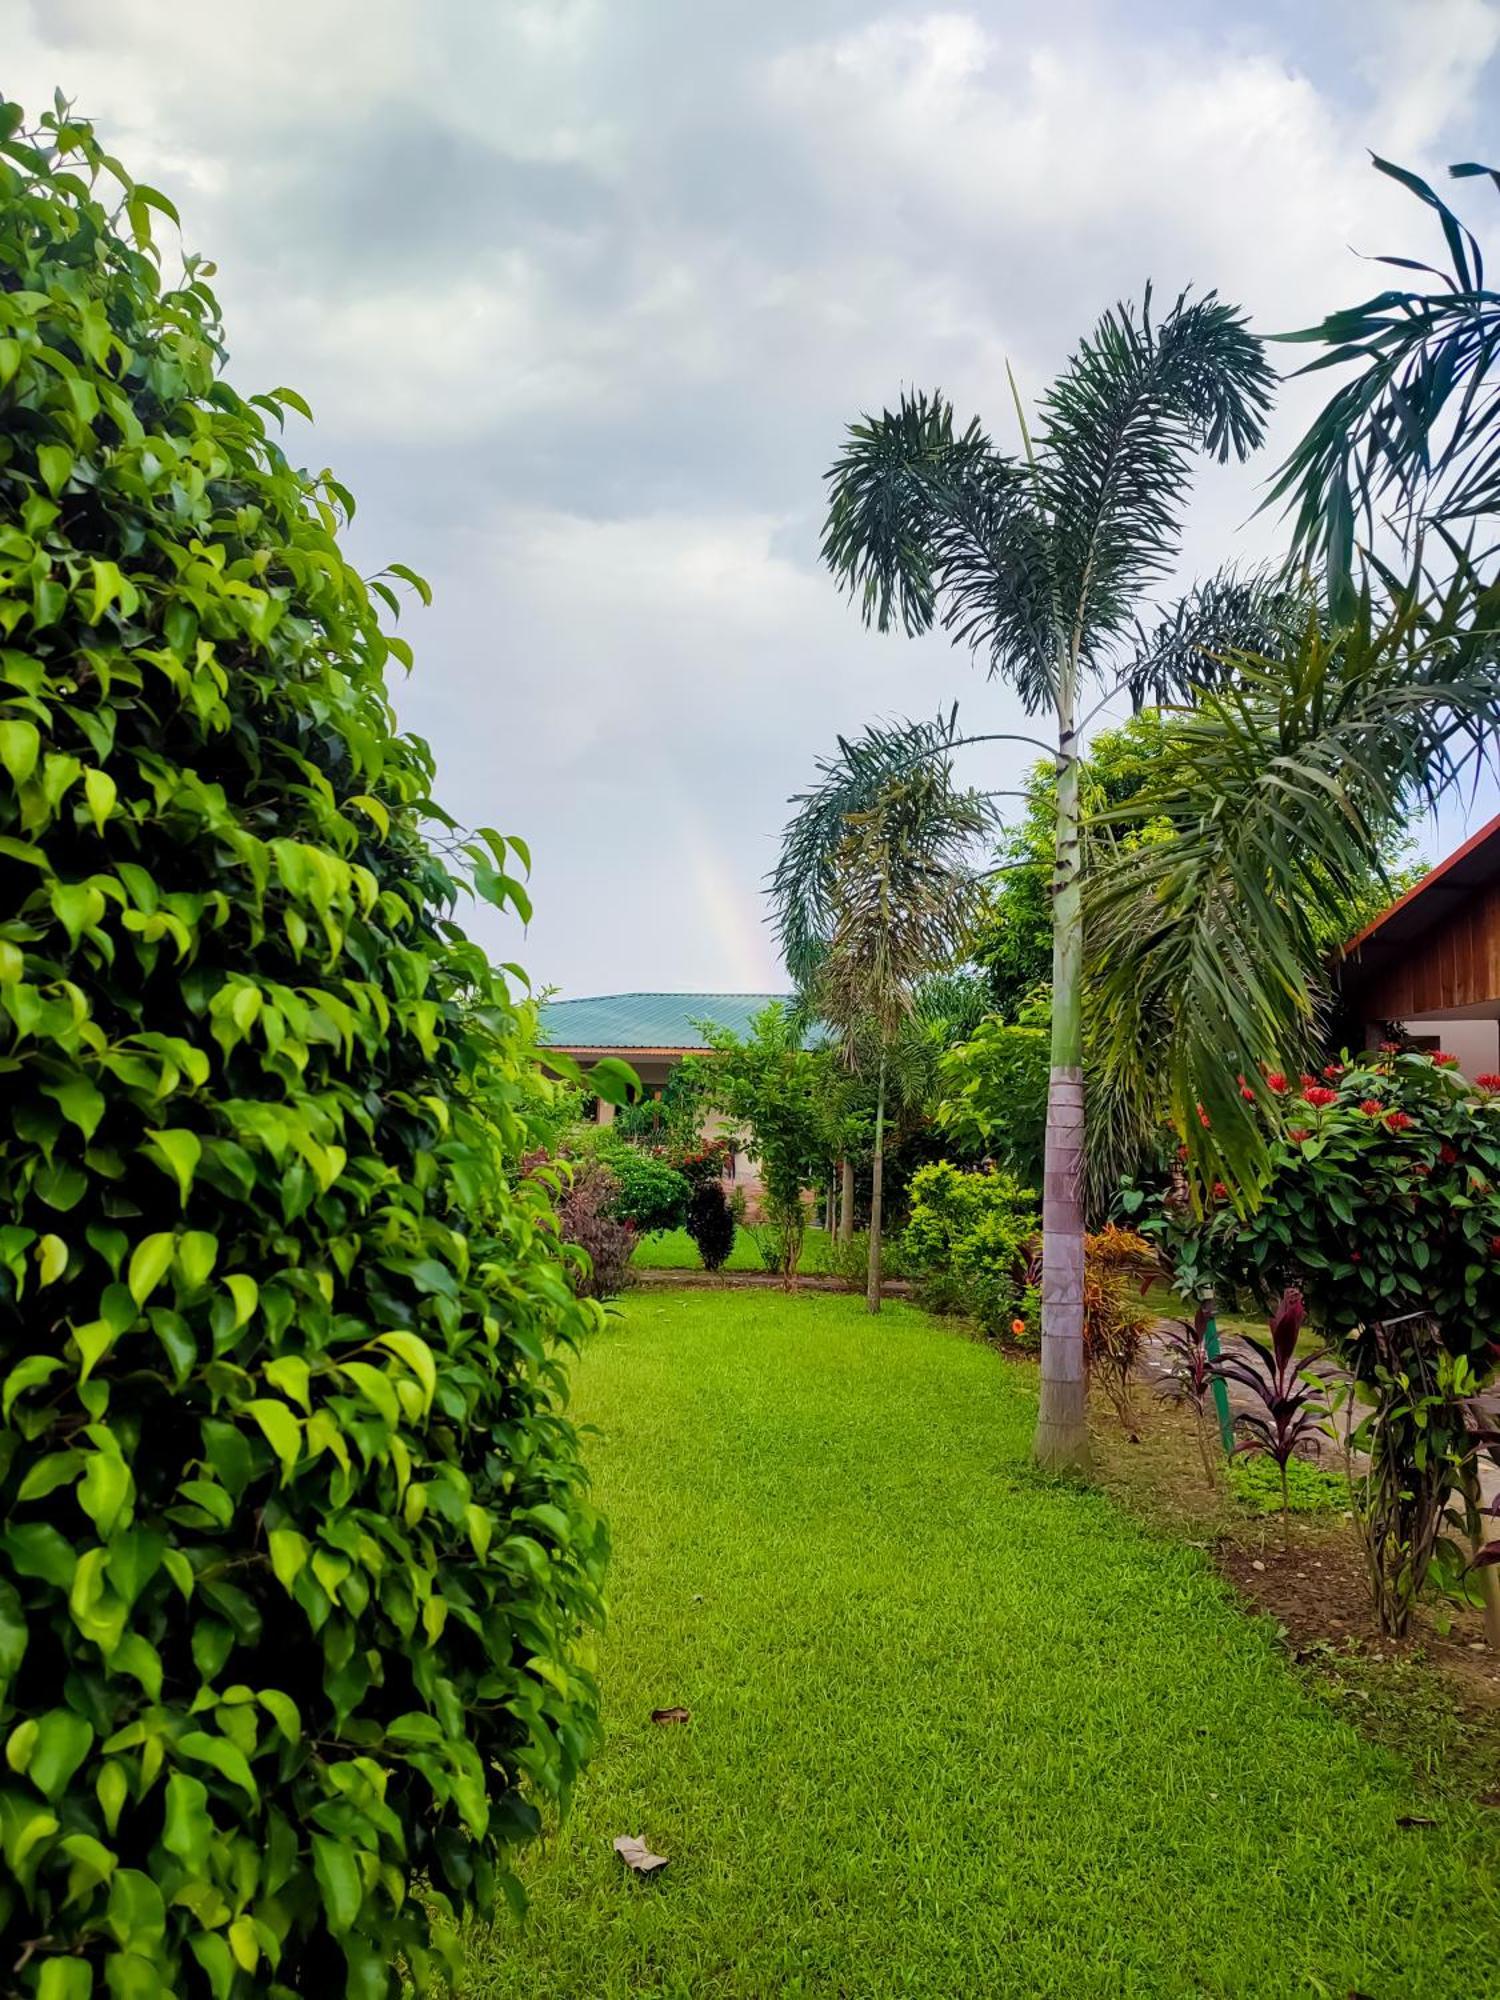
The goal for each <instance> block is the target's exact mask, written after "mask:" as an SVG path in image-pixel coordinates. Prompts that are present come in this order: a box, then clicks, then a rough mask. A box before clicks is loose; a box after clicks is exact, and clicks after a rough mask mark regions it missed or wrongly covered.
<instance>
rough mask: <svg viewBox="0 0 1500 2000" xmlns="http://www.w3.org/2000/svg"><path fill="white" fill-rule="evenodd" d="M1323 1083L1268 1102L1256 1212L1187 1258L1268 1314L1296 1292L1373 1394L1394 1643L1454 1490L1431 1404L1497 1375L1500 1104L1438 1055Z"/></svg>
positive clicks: (1213, 1233) (1365, 1440)
mask: <svg viewBox="0 0 1500 2000" xmlns="http://www.w3.org/2000/svg"><path fill="white" fill-rule="evenodd" d="M1323 1075H1324V1080H1323V1081H1318V1080H1316V1079H1313V1078H1304V1079H1303V1084H1302V1088H1301V1091H1300V1093H1298V1094H1296V1095H1290V1094H1288V1095H1285V1096H1282V1095H1279V1094H1278V1095H1275V1096H1273V1098H1272V1101H1271V1103H1270V1104H1269V1106H1268V1107H1266V1109H1265V1111H1264V1113H1263V1115H1265V1116H1267V1117H1269V1118H1270V1119H1271V1121H1272V1124H1273V1135H1272V1149H1271V1158H1272V1168H1271V1175H1270V1179H1269V1181H1268V1182H1267V1184H1266V1186H1265V1188H1264V1190H1263V1193H1262V1196H1261V1199H1260V1201H1259V1203H1258V1205H1257V1207H1256V1208H1255V1209H1254V1210H1253V1212H1252V1213H1251V1214H1250V1215H1249V1216H1248V1217H1247V1218H1238V1217H1236V1216H1235V1215H1234V1214H1232V1213H1231V1212H1229V1211H1228V1210H1227V1209H1224V1208H1215V1207H1212V1206H1211V1207H1210V1208H1209V1209H1208V1211H1207V1214H1206V1217H1205V1219H1204V1221H1203V1223H1202V1225H1201V1227H1200V1228H1198V1230H1197V1231H1196V1235H1197V1242H1196V1244H1195V1246H1194V1248H1193V1251H1192V1255H1193V1257H1194V1258H1196V1259H1197V1260H1198V1261H1199V1262H1200V1263H1201V1264H1202V1266H1203V1267H1204V1268H1206V1269H1208V1270H1211V1271H1212V1272H1214V1273H1215V1274H1216V1275H1217V1276H1218V1278H1219V1280H1220V1282H1221V1283H1222V1282H1229V1283H1231V1284H1234V1285H1236V1286H1238V1287H1239V1288H1242V1289H1245V1290H1248V1291H1250V1292H1252V1293H1253V1294H1254V1295H1255V1296H1256V1298H1257V1299H1258V1300H1259V1301H1260V1302H1261V1303H1262V1304H1263V1305H1264V1306H1265V1307H1267V1308H1268V1309H1269V1308H1271V1307H1272V1306H1273V1305H1274V1304H1275V1302H1276V1301H1277V1300H1278V1299H1279V1298H1280V1296H1281V1294H1282V1293H1283V1291H1284V1290H1285V1288H1286V1287H1287V1286H1289V1285H1294V1286H1296V1287H1297V1288H1298V1289H1299V1290H1300V1291H1301V1293H1302V1294H1303V1296H1304V1298H1305V1299H1306V1302H1307V1308H1308V1317H1309V1319H1310V1321H1311V1323H1312V1324H1313V1325H1314V1326H1316V1327H1317V1328H1318V1330H1319V1332H1320V1334H1321V1335H1322V1337H1323V1338H1324V1339H1325V1340H1326V1341H1327V1342H1328V1343H1329V1344H1330V1346H1331V1347H1332V1348H1333V1349H1334V1351H1335V1353H1336V1354H1337V1356H1338V1359H1339V1360H1340V1361H1341V1362H1342V1363H1343V1364H1344V1366H1345V1367H1346V1368H1348V1369H1349V1370H1350V1372H1351V1373H1352V1374H1353V1375H1354V1377H1355V1378H1356V1380H1357V1381H1358V1382H1359V1383H1360V1385H1361V1388H1362V1389H1363V1391H1364V1392H1365V1396H1366V1400H1367V1405H1369V1406H1371V1407H1372V1414H1371V1415H1370V1416H1369V1418H1368V1419H1367V1420H1366V1422H1365V1424H1364V1426H1363V1428H1362V1432H1361V1435H1360V1437H1359V1439H1358V1442H1359V1443H1360V1444H1361V1445H1362V1446H1363V1447H1364V1448H1365V1449H1366V1450H1368V1451H1369V1452H1370V1454H1371V1462H1372V1472H1371V1483H1370V1485H1369V1488H1368V1490H1367V1493H1366V1499H1365V1507H1364V1510H1363V1512H1364V1523H1365V1528H1366V1533H1367V1537H1368V1538H1369V1541H1370V1556H1371V1564H1372V1573H1373V1574H1374V1576H1375V1579H1376V1592H1377V1599H1378V1608H1379V1610H1380V1613H1381V1617H1382V1620H1383V1621H1384V1623H1385V1624H1386V1625H1387V1627H1388V1628H1389V1629H1391V1630H1396V1631H1399V1630H1403V1629H1404V1628H1405V1625H1406V1623H1407V1621H1408V1619H1409V1617H1410V1611H1411V1605H1412V1603H1413V1601H1414V1600H1415V1597H1416V1595H1417V1593H1418V1591H1419V1590H1420V1588H1421V1585H1422V1582H1423V1579H1424V1576H1425V1573H1426V1567H1427V1563H1428V1561H1429V1560H1430V1556H1431V1552H1432V1548H1433V1546H1434V1542H1435V1536H1436V1519H1437V1516H1436V1513H1435V1512H1434V1510H1439V1511H1440V1509H1441V1505H1442V1498H1443V1490H1444V1488H1445V1486H1446V1485H1447V1484H1448V1483H1449V1480H1448V1477H1447V1475H1446V1474H1445V1475H1444V1476H1443V1477H1441V1478H1436V1479H1435V1478H1434V1477H1433V1476H1432V1475H1431V1471H1430V1468H1429V1467H1428V1465H1427V1460H1428V1458H1429V1457H1430V1453H1429V1449H1428V1439H1429V1437H1430V1436H1431V1435H1432V1434H1433V1419H1432V1416H1431V1408H1432V1400H1433V1398H1437V1399H1438V1400H1439V1401H1441V1399H1442V1396H1443V1395H1444V1394H1445V1393H1446V1392H1445V1391H1444V1389H1443V1384H1444V1383H1448V1382H1452V1381H1454V1380H1461V1381H1464V1382H1466V1383H1469V1382H1472V1383H1475V1384H1481V1385H1482V1384H1483V1383H1484V1382H1485V1381H1486V1380H1487V1379H1488V1378H1490V1377H1491V1376H1493V1375H1494V1373H1495V1370H1496V1366H1497V1363H1500V1336H1497V1328H1500V1095H1497V1093H1496V1091H1495V1090H1494V1089H1493V1088H1491V1084H1492V1083H1493V1082H1494V1081H1495V1080H1494V1079H1493V1078H1491V1079H1487V1080H1486V1081H1485V1082H1484V1083H1469V1082H1468V1081H1467V1080H1466V1079H1465V1078H1464V1077H1463V1076H1461V1075H1460V1074H1459V1073H1458V1071H1457V1068H1456V1065H1455V1064H1454V1062H1453V1061H1452V1059H1451V1058H1449V1057H1448V1056H1447V1055H1446V1054H1445V1053H1444V1052H1443V1051H1438V1052H1436V1053H1434V1054H1426V1053H1423V1052H1420V1051H1403V1050H1400V1049H1396V1048H1383V1049H1380V1050H1378V1051H1376V1052H1374V1053H1373V1054H1370V1055H1366V1056H1362V1057H1360V1058H1358V1059H1356V1060H1353V1061H1347V1062H1345V1063H1343V1064H1333V1065H1330V1066H1329V1067H1328V1069H1326V1070H1325V1071H1324V1073H1323ZM1444 1434H1445V1435H1452V1436H1454V1437H1455V1438H1461V1437H1462V1435H1463V1433H1462V1428H1461V1426H1458V1425H1446V1426H1444ZM1462 1476H1463V1468H1462V1467H1461V1466H1456V1467H1455V1468H1454V1472H1453V1477H1454V1478H1460V1477H1462Z"/></svg>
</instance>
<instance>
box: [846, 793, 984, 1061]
mask: <svg viewBox="0 0 1500 2000" xmlns="http://www.w3.org/2000/svg"><path fill="white" fill-rule="evenodd" d="M845 824H846V831H845V833H844V836H843V838H842V839H841V840H840V842H839V843H838V846H837V848H836V849H835V851H834V854H833V856H832V873H831V887H830V903H831V907H832V915H833V924H832V928H831V930H830V932H829V936H828V939H827V944H826V948H825V950H824V953H823V958H822V962H821V964H820V966H819V968H818V976H817V987H816V991H817V996H818V1004H819V1010H820V1012H821V1013H822V1014H823V1016H824V1017H825V1018H826V1019H827V1020H828V1021H829V1022H830V1023H831V1024H832V1025H833V1026H834V1027H835V1028H836V1029H838V1030H839V1032H840V1033H841V1034H842V1035H843V1036H844V1037H845V1040H846V1043H847V1045H848V1047H849V1048H850V1051H851V1055H852V1054H853V1053H854V1052H855V1050H856V1047H857V1042H858V1038H859V1036H860V1035H862V1034H867V1033H868V1034H870V1035H872V1036H873V1038H874V1040H875V1042H876V1043H877V1045H878V1046H879V1047H880V1048H881V1049H883V1050H888V1049H890V1048H891V1047H892V1046H893V1045H894V1043H895V1041H896V1038H897V1036H898V1034H899V1033H900V1031H901V1029H902V1028H903V1026H904V1025H905V1024H906V1023H907V1022H908V1021H909V1020H910V1018H911V1016H912V1014H913V1011H914V1005H915V1000H914V995H915V989H916V986H917V983H918V981H919V980H920V979H921V978H922V977H923V976H924V975H925V974H928V973H931V972H935V971H940V970H943V969H945V968H946V967H948V966H949V965H951V964H952V963H953V962H954V960H955V959H956V958H957V957H958V955H959V953H960V952H961V951H962V949H963V947H964V946H965V945H966V943H967V942H968V934H969V927H970V925H971V923H972V920H973V914H974V909H975V906H976V903H977V898H978V888H979V883H978V877H977V876H976V874H975V873H974V871H973V869H972V868H971V867H970V866H969V860H968V857H969V854H970V852H971V851H972V849H973V847H974V845H975V843H976V842H977V840H978V839H979V837H980V835H981V834H982V833H983V832H984V831H985V829H986V827H987V826H988V824H989V809H988V807H987V806H986V804H985V803H984V801H983V800H981V799H978V798H976V797H975V796H974V795H973V794H972V793H963V792H957V791H955V790H954V788H953V786H952V784H951V782H950V778H949V774H948V772H947V771H946V770H945V769H942V768H938V767H934V766H932V765H930V764H924V765H920V766H918V767H917V769H915V770H913V771H909V772H907V773H906V774H905V775H903V776H901V777H898V778H893V779H891V781H890V782H889V783H888V784H887V785H886V787H885V788H884V790H883V791H882V792H881V794H880V796H879V797H878V798H877V800H876V801H875V803H874V804H873V805H872V806H871V807H870V808H869V809H868V810H867V811H865V812H861V813H855V814H851V815H850V816H849V817H848V819H847V820H846V823H845Z"/></svg>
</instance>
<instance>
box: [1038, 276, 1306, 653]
mask: <svg viewBox="0 0 1500 2000" xmlns="http://www.w3.org/2000/svg"><path fill="white" fill-rule="evenodd" d="M1274 380H1275V377H1274V375H1273V373H1272V370H1271V368H1270V366H1269V364H1268V363H1267V361H1266V359H1265V354H1264V350H1263V348H1262V346H1261V343H1260V341H1259V340H1258V339H1257V338H1256V337H1255V336H1254V335H1253V334H1252V333H1251V332H1250V330H1249V327H1248V325H1247V323H1246V321H1245V320H1244V318H1243V317H1242V316H1241V315H1240V314H1239V313H1238V312H1237V311H1236V309H1235V308H1234V307H1233V306H1230V305H1226V304H1224V303H1223V302H1221V301H1220V300H1219V298H1218V297H1217V295H1216V294H1215V293H1213V292H1209V293H1207V294H1206V295H1205V296H1204V297H1202V298H1199V299H1191V298H1189V296H1188V294H1187V293H1185V292H1184V293H1182V294H1181V295H1180V296H1179V297H1178V299H1177V301H1176V303H1175V304H1174V305H1173V307H1172V309H1171V311H1170V312H1169V313H1168V314H1167V315H1166V317H1165V318H1164V319H1163V320H1161V321H1160V323H1157V322H1154V321H1153V319H1152V317H1151V288H1150V287H1149V286H1147V288H1146V294H1145V298H1144V301H1143V303H1142V306H1141V309H1140V312H1139V314H1137V312H1136V310H1135V308H1134V307H1132V306H1128V305H1123V304H1122V305H1119V306H1116V307H1115V308H1114V310H1113V311H1111V312H1108V313H1106V314H1105V315H1104V317H1103V318H1102V319H1101V320H1100V321H1099V323H1098V325H1097V326H1096V327H1095V329H1094V331H1093V333H1092V334H1091V335H1090V336H1089V338H1088V339H1086V340H1085V341H1084V342H1083V343H1082V345H1081V346H1080V347H1079V349H1078V352H1077V353H1076V354H1075V355H1074V356H1073V357H1072V359H1071V360H1070V362H1069V363H1068V366H1067V368H1066V369H1065V370H1064V372H1063V373H1062V375H1061V376H1060V377H1059V378H1058V380H1057V382H1056V383H1055V384H1054V385H1053V387H1052V389H1051V390H1050V391H1049V393H1048V395H1047V396H1046V398H1045V399H1044V402H1043V405H1042V412H1043V432H1042V436H1041V439H1040V442H1039V446H1038V463H1039V473H1040V479H1041V485H1042V490H1043V493H1044V495H1045V506H1046V511H1047V513H1048V515H1049V516H1050V518H1051V522H1052V527H1053V535H1054V541H1055V565H1056V576H1057V582H1058V589H1059V596H1060V600H1061V603H1062V606H1063V609H1064V614H1065V616H1066V618H1067V621H1068V623H1069V626H1070V629H1071V633H1072V643H1073V644H1074V646H1075V649H1076V651H1077V652H1078V656H1079V658H1080V659H1081V660H1083V661H1084V662H1085V663H1086V664H1088V665H1090V666H1092V667H1094V668H1096V669H1097V668H1099V667H1100V665H1101V649H1102V648H1103V646H1104V645H1105V644H1106V643H1107V642H1110V641H1113V640H1115V639H1118V637H1119V636H1120V635H1121V634H1122V633H1123V632H1125V631H1126V630H1128V628H1129V622H1130V614H1131V605H1132V601H1133V599H1134V598H1135V596H1136V595H1137V594H1138V593H1139V592H1140V591H1141V590H1142V589H1143V588H1144V587H1145V586H1147V585H1148V584H1150V583H1152V582H1153V581H1155V580H1156V579H1157V578H1159V577H1161V576H1163V575H1164V574H1165V573H1166V572H1167V571H1168V570H1169V569H1170V568H1171V566H1172V563H1173V562H1174V560H1175V559H1176V555H1177V550H1178V542H1179V535H1180V523H1181V515H1182V507H1183V501H1184V497H1185V494H1186V490H1187V484H1188V474H1189V466H1190V459H1191V456H1192V454H1193V453H1194V452H1196V451H1204V452H1207V453H1208V454H1209V455H1210V456H1211V457H1214V458H1217V459H1220V460H1224V459H1227V458H1229V457H1230V456H1231V454H1233V455H1234V456H1236V457H1238V458H1242V459H1243V458H1246V457H1248V456H1249V454H1250V453H1251V452H1252V451H1254V450H1255V449H1256V448H1257V447H1258V446H1259V444H1260V443H1261V440H1262V438H1263V436H1264V430H1265V425H1264V419H1265V414H1266V411H1267V410H1268V409H1269V408H1270V404H1271V395H1272V386H1273V383H1274Z"/></svg>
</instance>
